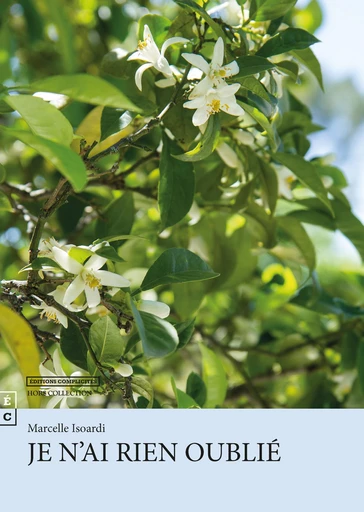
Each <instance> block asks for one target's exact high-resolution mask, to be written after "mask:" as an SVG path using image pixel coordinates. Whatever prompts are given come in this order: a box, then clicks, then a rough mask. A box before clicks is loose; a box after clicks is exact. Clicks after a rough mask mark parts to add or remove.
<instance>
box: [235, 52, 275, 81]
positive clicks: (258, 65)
mask: <svg viewBox="0 0 364 512" xmlns="http://www.w3.org/2000/svg"><path fill="white" fill-rule="evenodd" d="M236 62H237V64H238V66H239V73H238V74H236V75H235V76H234V77H233V79H232V80H233V81H234V80H235V79H237V78H242V77H245V76H250V75H255V74H256V73H262V72H263V71H267V70H268V69H272V68H274V64H273V63H272V62H270V61H269V60H268V59H265V58H264V57H257V56H256V55H244V56H243V57H238V58H237V59H236Z"/></svg>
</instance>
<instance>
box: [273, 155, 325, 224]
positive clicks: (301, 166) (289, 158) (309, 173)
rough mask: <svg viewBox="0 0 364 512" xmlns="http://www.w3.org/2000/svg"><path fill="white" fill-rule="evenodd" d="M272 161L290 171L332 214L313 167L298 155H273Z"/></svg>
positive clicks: (323, 189) (323, 188)
mask: <svg viewBox="0 0 364 512" xmlns="http://www.w3.org/2000/svg"><path fill="white" fill-rule="evenodd" d="M273 157H274V159H275V160H277V161H278V162H279V163H281V164H283V165H285V166H286V167H288V169H290V170H291V171H292V172H293V174H294V175H295V176H297V178H298V179H299V181H300V182H301V183H302V184H303V185H304V186H305V187H307V188H309V189H310V190H312V192H314V193H315V194H316V196H317V198H318V199H319V200H320V201H321V202H322V203H323V204H324V205H325V206H326V207H327V208H328V210H329V211H330V213H332V214H333V209H332V206H331V203H330V201H329V199H328V197H327V191H326V189H325V187H324V186H323V184H322V181H321V179H320V176H319V175H318V173H317V170H316V167H315V165H313V164H312V163H311V162H307V161H306V160H305V159H304V158H303V157H302V156H300V155H293V154H288V153H275V154H274V155H273Z"/></svg>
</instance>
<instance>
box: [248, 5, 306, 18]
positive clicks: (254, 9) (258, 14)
mask: <svg viewBox="0 0 364 512" xmlns="http://www.w3.org/2000/svg"><path fill="white" fill-rule="evenodd" d="M296 3H297V0H252V2H251V5H250V18H251V19H253V20H255V21H269V20H275V19H276V18H280V17H281V16H284V15H285V14H286V13H287V12H288V11H289V10H290V9H292V7H293V6H294V5H295V4H296Z"/></svg>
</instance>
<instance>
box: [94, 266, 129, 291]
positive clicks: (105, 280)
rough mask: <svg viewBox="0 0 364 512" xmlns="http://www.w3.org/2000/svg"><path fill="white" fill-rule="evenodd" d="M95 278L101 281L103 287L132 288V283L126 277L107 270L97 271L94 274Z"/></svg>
mask: <svg viewBox="0 0 364 512" xmlns="http://www.w3.org/2000/svg"><path fill="white" fill-rule="evenodd" d="M94 274H95V277H97V278H98V279H100V281H101V284H102V285H103V286H115V287H116V288H127V287H128V286H130V281H129V280H128V279H125V277H123V276H120V275H119V274H115V273H114V272H108V271H107V270H97V271H96V272H94Z"/></svg>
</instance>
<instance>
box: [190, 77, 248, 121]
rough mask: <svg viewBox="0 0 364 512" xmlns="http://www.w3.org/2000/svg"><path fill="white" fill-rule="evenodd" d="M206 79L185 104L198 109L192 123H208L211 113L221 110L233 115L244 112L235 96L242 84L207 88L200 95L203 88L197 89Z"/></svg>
mask: <svg viewBox="0 0 364 512" xmlns="http://www.w3.org/2000/svg"><path fill="white" fill-rule="evenodd" d="M204 80H205V79H204ZM204 80H202V82H200V84H198V85H197V86H196V87H195V88H194V89H193V91H192V92H191V94H190V96H189V100H190V101H187V102H186V103H184V104H183V106H184V107H185V108H190V109H196V112H195V113H194V114H193V117H192V123H193V124H194V125H195V126H201V125H202V124H204V123H206V121H208V119H209V117H210V116H211V115H213V114H216V113H217V112H220V110H222V111H224V112H226V113H227V114H230V115H232V116H241V115H243V114H244V110H243V109H242V108H241V107H240V105H238V104H237V103H236V98H235V94H236V93H237V92H238V90H239V88H240V84H232V85H222V86H219V87H217V88H216V89H215V88H213V87H210V88H209V89H206V90H205V94H204V95H200V93H201V92H202V91H201V89H199V90H198V91H196V89H197V87H198V86H199V85H201V84H202V83H203V81H204ZM195 91H196V92H195Z"/></svg>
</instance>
